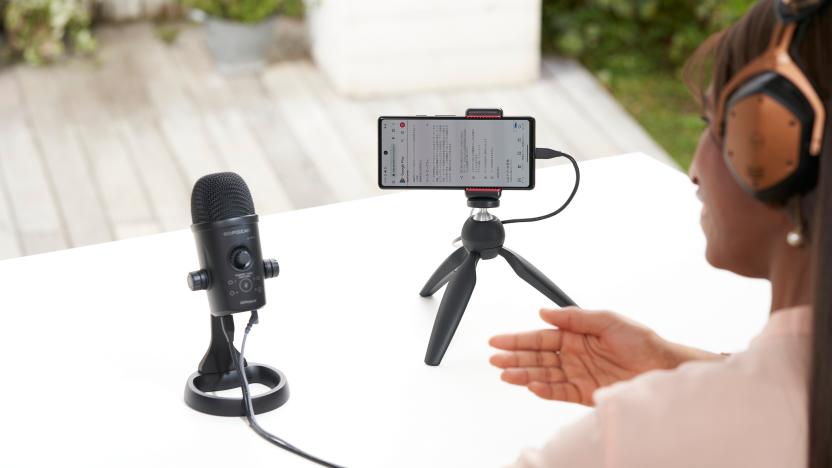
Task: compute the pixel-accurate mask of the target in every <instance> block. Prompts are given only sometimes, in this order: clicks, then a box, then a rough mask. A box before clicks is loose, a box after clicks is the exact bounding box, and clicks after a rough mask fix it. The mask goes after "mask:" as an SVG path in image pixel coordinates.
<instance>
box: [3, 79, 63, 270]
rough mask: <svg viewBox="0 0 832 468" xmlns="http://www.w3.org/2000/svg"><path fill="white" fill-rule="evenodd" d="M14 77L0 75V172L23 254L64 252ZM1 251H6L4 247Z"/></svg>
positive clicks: (55, 209) (60, 226)
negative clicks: (0, 172)
mask: <svg viewBox="0 0 832 468" xmlns="http://www.w3.org/2000/svg"><path fill="white" fill-rule="evenodd" d="M24 116H25V110H24V108H23V105H22V103H21V102H20V89H19V87H18V86H17V82H16V80H15V78H14V75H13V74H11V73H8V72H3V73H0V170H2V174H0V176H2V180H3V181H4V185H5V189H6V193H8V197H9V202H10V205H11V212H12V217H13V219H14V223H15V225H16V227H17V233H18V236H19V238H20V245H21V247H22V249H21V250H22V253H24V254H27V255H28V254H35V253H41V252H48V251H50V250H58V249H63V248H66V247H67V245H68V243H67V240H66V236H65V232H64V228H63V223H62V220H61V217H60V212H59V210H58V207H57V204H56V203H55V198H54V194H53V193H52V189H51V187H50V185H49V178H48V176H47V174H46V170H45V168H44V167H43V163H42V161H41V156H40V154H39V153H38V149H37V146H36V145H35V140H34V138H33V137H32V134H31V132H30V129H29V126H28V124H27V122H26V121H25V117H24ZM4 250H8V247H6V248H5V249H4Z"/></svg>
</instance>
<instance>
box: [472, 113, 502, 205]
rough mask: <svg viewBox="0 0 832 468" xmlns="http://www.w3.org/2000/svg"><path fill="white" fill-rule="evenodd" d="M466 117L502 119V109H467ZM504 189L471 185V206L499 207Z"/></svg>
mask: <svg viewBox="0 0 832 468" xmlns="http://www.w3.org/2000/svg"><path fill="white" fill-rule="evenodd" d="M465 118H466V119H502V118H503V110H502V109H497V108H494V109H486V108H472V109H467V110H466V111H465ZM502 193H503V189H501V188H498V187H470V188H466V189H465V196H466V197H467V198H468V206H469V207H471V208H497V207H498V206H500V195H502Z"/></svg>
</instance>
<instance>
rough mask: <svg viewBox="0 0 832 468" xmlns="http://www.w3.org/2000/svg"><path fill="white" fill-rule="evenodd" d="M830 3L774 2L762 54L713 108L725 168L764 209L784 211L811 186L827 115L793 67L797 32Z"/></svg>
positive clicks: (730, 84) (806, 0)
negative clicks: (773, 17)
mask: <svg viewBox="0 0 832 468" xmlns="http://www.w3.org/2000/svg"><path fill="white" fill-rule="evenodd" d="M829 2H830V0H776V1H775V2H774V4H775V9H776V12H777V17H778V21H777V25H776V26H775V28H774V31H773V32H772V35H771V42H770V43H769V46H768V49H766V51H765V52H764V53H763V54H762V55H761V56H759V57H757V58H756V59H755V60H753V61H752V62H751V63H749V64H748V65H746V66H745V67H744V68H743V69H741V70H740V71H739V72H738V73H737V74H736V75H735V76H734V77H733V78H732V79H731V80H730V81H729V82H728V84H727V85H726V86H725V89H723V90H722V92H721V93H720V96H719V99H718V101H717V108H716V113H715V119H714V123H715V125H716V127H715V130H716V132H717V134H718V135H720V136H721V137H722V153H723V157H724V159H725V162H726V164H727V165H728V167H729V168H730V169H731V172H732V173H733V174H734V177H735V178H736V179H737V181H738V182H739V183H740V185H741V186H742V187H743V188H745V189H746V190H747V191H749V192H750V193H751V194H753V195H754V196H755V197H756V198H757V199H759V200H761V201H764V202H767V203H773V204H784V203H786V201H788V199H789V198H790V197H792V196H793V195H796V194H802V193H806V192H808V191H809V190H811V189H812V188H814V186H815V184H816V182H817V173H818V159H819V156H820V153H821V147H822V144H823V131H824V123H825V120H826V117H827V116H826V109H825V108H824V103H823V101H821V99H820V97H819V96H818V94H817V91H816V90H815V88H814V86H813V85H812V83H811V82H810V81H809V79H808V78H807V77H806V75H805V74H804V73H803V71H802V70H801V69H800V67H799V66H798V64H797V63H796V62H795V60H796V57H797V47H796V45H797V44H798V43H799V39H800V34H799V28H800V27H801V26H802V25H804V24H805V23H806V19H807V18H809V17H810V16H811V15H813V14H815V13H816V12H818V11H819V10H820V9H821V8H823V7H825V6H826V4H828V3H829ZM796 32H797V36H798V38H797V40H795V34H796ZM830 46H832V45H830ZM797 60H799V59H797Z"/></svg>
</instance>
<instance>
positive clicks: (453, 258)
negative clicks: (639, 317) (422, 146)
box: [419, 190, 575, 366]
mask: <svg viewBox="0 0 832 468" xmlns="http://www.w3.org/2000/svg"><path fill="white" fill-rule="evenodd" d="M466 195H467V196H468V206H469V207H471V208H475V209H477V212H476V213H475V214H474V215H473V216H471V217H469V218H468V220H467V221H465V224H464V225H463V226H462V237H461V238H462V247H460V248H459V249H457V250H456V251H455V252H454V253H452V254H451V255H450V256H449V257H448V258H446V259H445V261H444V262H442V264H441V265H439V268H437V269H436V271H435V272H434V273H433V275H432V276H431V277H430V279H428V281H427V283H425V286H424V287H423V288H422V291H421V292H420V293H419V295H421V296H422V297H428V296H432V295H433V294H434V293H435V292H437V291H438V290H439V289H441V288H442V286H445V285H446V284H447V285H448V287H447V289H446V290H445V294H444V295H443V296H442V301H441V302H440V303H439V310H438V311H437V313H436V320H435V321H434V323H433V330H432V331H431V334H430V341H429V342H428V349H427V352H426V353H425V364H427V365H429V366H438V365H439V363H441V362H442V357H443V356H444V355H445V351H447V349H448V346H449V345H450V344H451V339H453V337H454V333H455V332H456V329H457V327H458V326H459V322H460V320H461V319H462V315H463V314H464V313H465V308H466V307H467V306H468V301H469V300H470V299H471V294H472V293H473V292H474V286H475V284H476V282H477V272H476V268H477V263H478V262H479V261H480V260H481V259H482V260H490V259H492V258H495V257H497V256H498V255H499V256H501V257H503V258H504V259H505V260H506V262H508V264H509V266H511V268H512V269H513V270H514V272H515V273H516V274H517V276H519V277H520V278H522V279H523V280H524V281H526V282H527V283H529V284H530V285H532V286H533V287H534V288H535V289H537V290H538V291H540V292H541V293H543V295H544V296H546V297H548V298H549V299H551V300H552V301H554V302H555V304H557V305H559V306H561V307H565V306H570V305H575V302H574V301H573V300H572V299H570V298H569V296H567V295H566V293H564V292H563V291H562V290H561V289H560V288H559V287H558V286H557V285H556V284H555V283H553V282H552V280H550V279H549V278H547V277H546V275H544V274H543V273H541V272H540V270H538V269H537V268H535V267H534V265H532V264H531V263H529V262H528V261H527V260H526V259H524V258H523V257H521V256H519V255H517V254H516V253H514V252H512V251H511V250H509V249H507V248H505V247H504V246H503V243H504V241H505V237H506V233H505V229H504V228H503V223H502V222H501V221H500V220H499V219H498V218H497V217H496V216H494V215H492V214H491V213H489V212H488V209H489V208H496V207H498V206H500V200H499V196H500V191H494V193H492V194H484V191H481V190H480V191H476V192H474V191H473V190H471V191H470V192H469V191H468V190H466Z"/></svg>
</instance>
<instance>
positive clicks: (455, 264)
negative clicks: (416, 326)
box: [419, 247, 468, 297]
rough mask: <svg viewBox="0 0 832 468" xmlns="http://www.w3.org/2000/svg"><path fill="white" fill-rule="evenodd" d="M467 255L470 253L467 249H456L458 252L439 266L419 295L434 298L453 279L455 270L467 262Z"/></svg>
mask: <svg viewBox="0 0 832 468" xmlns="http://www.w3.org/2000/svg"><path fill="white" fill-rule="evenodd" d="M467 255H468V252H467V251H466V250H465V247H460V248H458V249H456V251H454V253H452V254H451V255H449V256H448V258H446V259H445V261H444V262H442V264H441V265H439V268H437V269H436V271H435V272H433V274H432V275H431V276H430V279H428V282H427V283H425V286H424V287H422V291H420V292H419V295H420V296H422V297H428V296H433V293H435V292H436V291H439V290H440V289H441V288H442V286H445V283H447V282H448V280H450V279H451V276H452V275H453V273H454V270H456V269H457V268H459V266H460V265H462V262H463V261H465V257H466V256H467Z"/></svg>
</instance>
